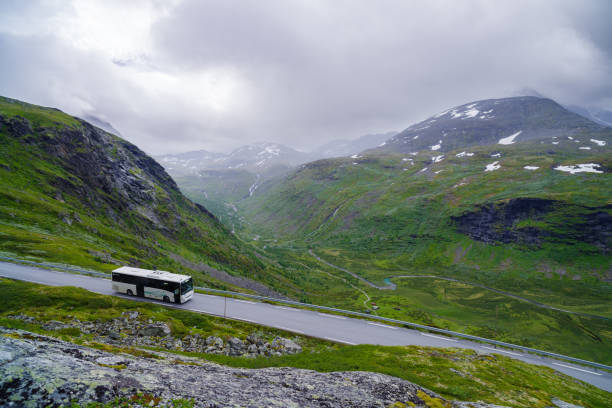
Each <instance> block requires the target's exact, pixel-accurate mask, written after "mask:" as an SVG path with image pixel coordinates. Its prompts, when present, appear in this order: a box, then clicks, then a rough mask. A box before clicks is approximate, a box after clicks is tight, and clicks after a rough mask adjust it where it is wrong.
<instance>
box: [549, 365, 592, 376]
mask: <svg viewBox="0 0 612 408" xmlns="http://www.w3.org/2000/svg"><path fill="white" fill-rule="evenodd" d="M553 364H554V365H558V366H561V367H565V368H570V369H572V370H578V371H584V372H585V373H589V374H595V375H602V374H601V373H596V372H594V371H589V370H583V369H582V368H577V367H572V366H568V365H565V364H559V363H553Z"/></svg>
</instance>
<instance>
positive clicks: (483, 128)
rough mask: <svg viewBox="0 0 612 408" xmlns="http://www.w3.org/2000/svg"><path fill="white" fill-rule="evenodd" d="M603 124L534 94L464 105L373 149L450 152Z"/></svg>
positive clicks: (599, 128)
mask: <svg viewBox="0 0 612 408" xmlns="http://www.w3.org/2000/svg"><path fill="white" fill-rule="evenodd" d="M604 129H605V128H604V127H603V126H602V125H600V124H597V123H595V122H593V121H591V120H588V119H587V118H585V117H583V116H580V115H578V114H576V113H574V112H570V111H568V110H567V109H565V108H564V107H562V106H561V105H559V104H558V103H556V102H555V101H553V100H551V99H546V98H538V97H534V96H522V97H512V98H503V99H487V100H482V101H475V102H470V103H466V104H464V105H460V106H456V107H454V108H451V109H447V110H445V111H443V112H440V113H438V114H436V115H434V116H432V117H430V118H428V119H426V120H424V121H422V122H419V123H417V124H414V125H412V126H410V127H409V128H407V129H405V130H404V131H402V132H400V133H399V134H397V135H395V136H394V137H392V138H390V139H389V140H388V141H386V143H385V144H384V145H383V146H380V147H378V148H376V149H374V150H373V151H375V152H380V153H384V152H387V153H391V152H395V153H410V152H417V151H421V150H430V151H432V152H435V151H438V152H448V151H451V150H454V149H460V148H468V147H471V146H486V145H495V144H501V145H503V144H512V143H516V142H521V141H527V140H542V139H548V140H550V139H552V138H553V137H559V136H566V137H567V136H576V135H579V134H580V132H589V133H591V134H592V133H594V132H595V133H596V132H599V131H604Z"/></svg>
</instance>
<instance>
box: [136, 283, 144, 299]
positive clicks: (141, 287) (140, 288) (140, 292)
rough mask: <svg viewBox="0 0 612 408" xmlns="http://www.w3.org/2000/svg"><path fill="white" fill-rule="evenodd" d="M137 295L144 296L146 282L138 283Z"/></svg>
mask: <svg viewBox="0 0 612 408" xmlns="http://www.w3.org/2000/svg"><path fill="white" fill-rule="evenodd" d="M136 296H142V297H144V284H143V283H142V282H139V283H137V284H136Z"/></svg>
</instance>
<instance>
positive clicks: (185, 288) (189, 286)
mask: <svg viewBox="0 0 612 408" xmlns="http://www.w3.org/2000/svg"><path fill="white" fill-rule="evenodd" d="M192 290H193V279H191V278H189V279H187V280H186V281H184V282H181V293H183V294H185V293H187V292H191V291H192Z"/></svg>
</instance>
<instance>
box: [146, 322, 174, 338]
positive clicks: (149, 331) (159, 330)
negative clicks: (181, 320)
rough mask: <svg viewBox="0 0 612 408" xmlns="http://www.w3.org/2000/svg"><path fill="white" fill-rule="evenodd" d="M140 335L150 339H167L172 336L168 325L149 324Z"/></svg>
mask: <svg viewBox="0 0 612 408" xmlns="http://www.w3.org/2000/svg"><path fill="white" fill-rule="evenodd" d="M140 334H142V335H143V336H149V337H153V336H154V337H165V336H168V335H169V334H170V328H169V327H168V325H167V324H166V323H155V324H148V325H146V326H144V327H143V328H142V329H141V330H140Z"/></svg>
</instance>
